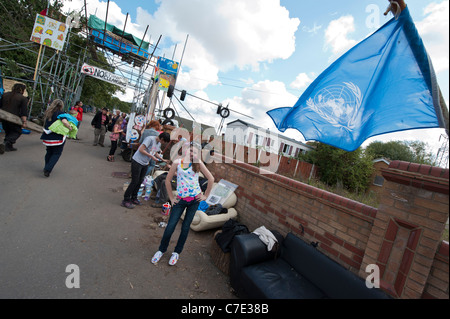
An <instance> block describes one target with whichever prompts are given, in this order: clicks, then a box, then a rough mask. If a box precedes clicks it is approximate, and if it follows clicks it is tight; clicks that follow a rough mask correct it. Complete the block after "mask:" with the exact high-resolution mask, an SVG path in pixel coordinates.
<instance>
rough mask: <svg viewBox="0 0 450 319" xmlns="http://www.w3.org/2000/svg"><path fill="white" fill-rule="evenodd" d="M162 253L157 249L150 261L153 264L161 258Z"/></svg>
mask: <svg viewBox="0 0 450 319" xmlns="http://www.w3.org/2000/svg"><path fill="white" fill-rule="evenodd" d="M162 255H163V253H162V252H160V251H159V250H158V251H157V252H156V253H155V254H154V255H153V258H152V263H153V264H156V263H157V262H158V261H159V260H160V259H161V257H162Z"/></svg>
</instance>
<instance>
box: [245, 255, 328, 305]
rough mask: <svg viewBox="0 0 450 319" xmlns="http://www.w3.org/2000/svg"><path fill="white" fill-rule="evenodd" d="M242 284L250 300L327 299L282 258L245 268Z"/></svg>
mask: <svg viewBox="0 0 450 319" xmlns="http://www.w3.org/2000/svg"><path fill="white" fill-rule="evenodd" d="M241 284H242V285H243V286H244V287H245V293H246V295H247V296H248V297H250V298H269V299H319V298H325V294H324V293H323V292H322V291H321V290H320V289H319V288H317V287H316V286H315V285H313V284H312V283H311V282H310V281H309V280H308V279H306V278H305V277H303V276H301V275H300V274H299V273H298V272H297V271H295V270H294V269H293V268H292V267H291V266H290V265H289V264H288V263H286V262H285V261H284V260H282V259H281V258H278V259H276V260H269V261H266V262H263V263H259V264H254V265H251V266H247V267H244V268H243V269H242V274H241Z"/></svg>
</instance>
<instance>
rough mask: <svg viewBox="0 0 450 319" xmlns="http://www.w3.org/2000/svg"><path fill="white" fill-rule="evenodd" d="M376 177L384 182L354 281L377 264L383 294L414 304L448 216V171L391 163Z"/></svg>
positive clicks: (396, 162)
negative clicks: (381, 177)
mask: <svg viewBox="0 0 450 319" xmlns="http://www.w3.org/2000/svg"><path fill="white" fill-rule="evenodd" d="M382 174H383V177H384V178H385V180H386V181H385V184H384V189H383V192H382V194H381V200H380V205H379V208H378V212H377V216H376V218H375V220H374V225H373V227H372V231H371V234H370V236H369V241H368V243H367V247H366V252H365V256H364V259H363V263H362V267H361V271H360V275H361V276H362V277H365V276H367V273H365V272H364V271H365V269H366V266H367V265H369V264H377V265H378V266H379V267H380V279H381V280H380V283H381V287H382V288H383V289H384V290H386V291H388V292H389V293H390V294H391V295H392V296H394V297H395V298H402V299H409V298H414V299H418V298H421V296H422V294H423V291H424V288H425V285H426V283H427V279H428V276H429V274H430V270H431V267H432V264H433V259H434V256H435V254H436V251H437V249H438V247H439V244H440V242H441V236H442V232H443V230H444V227H445V223H446V221H447V219H448V216H449V210H448V209H449V187H448V186H449V185H448V182H449V170H448V169H442V168H438V167H431V166H428V165H419V164H413V163H406V162H400V161H394V162H392V163H391V164H390V165H389V168H387V169H383V170H382Z"/></svg>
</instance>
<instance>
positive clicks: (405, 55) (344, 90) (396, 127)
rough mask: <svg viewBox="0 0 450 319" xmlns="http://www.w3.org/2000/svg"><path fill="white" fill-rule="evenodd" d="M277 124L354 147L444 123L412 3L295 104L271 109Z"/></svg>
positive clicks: (348, 148)
mask: <svg viewBox="0 0 450 319" xmlns="http://www.w3.org/2000/svg"><path fill="white" fill-rule="evenodd" d="M267 114H268V115H269V116H270V117H271V118H272V120H273V121H274V123H275V125H276V126H277V128H278V129H279V130H280V131H282V132H284V131H285V130H286V129H288V128H295V129H297V130H299V131H300V132H301V133H302V134H303V136H304V137H305V139H306V140H315V141H320V142H322V143H326V144H329V145H332V146H335V147H338V148H341V149H344V150H346V151H354V150H355V149H357V148H358V147H359V146H360V145H361V144H362V143H363V142H364V141H365V140H366V139H368V138H369V137H372V136H375V135H380V134H385V133H390V132H396V131H403V130H409V129H418V128H434V127H442V128H443V127H444V117H443V115H442V110H441V106H440V103H439V87H438V85H437V81H436V76H435V73H434V70H433V66H432V64H431V60H430V58H429V56H428V54H427V52H426V50H425V47H424V45H423V42H422V39H421V38H420V36H419V34H418V32H417V29H416V27H415V25H414V22H413V21H412V18H411V16H410V13H409V10H408V8H406V9H404V10H403V12H402V13H401V15H400V16H399V18H398V19H397V20H396V19H394V18H393V19H391V20H390V21H389V22H387V23H386V24H385V25H384V26H382V27H381V28H380V29H378V30H377V31H376V32H375V33H373V34H372V35H371V36H370V37H368V38H366V39H365V40H363V41H362V42H360V43H358V44H357V45H356V46H354V47H353V48H352V49H350V50H349V51H348V52H347V53H345V54H344V55H343V56H342V57H340V58H339V59H338V60H337V61H336V62H334V63H333V64H332V65H331V66H329V67H328V69H326V70H325V71H324V72H323V73H322V74H320V75H319V77H318V78H317V79H316V80H315V81H314V82H313V83H312V84H311V85H310V86H309V87H308V88H307V89H306V91H305V92H304V93H303V94H302V96H301V97H300V98H299V100H298V101H297V103H296V104H295V105H294V106H293V107H283V108H277V109H273V110H270V111H268V112H267Z"/></svg>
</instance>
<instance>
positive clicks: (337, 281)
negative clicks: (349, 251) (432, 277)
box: [281, 233, 387, 299]
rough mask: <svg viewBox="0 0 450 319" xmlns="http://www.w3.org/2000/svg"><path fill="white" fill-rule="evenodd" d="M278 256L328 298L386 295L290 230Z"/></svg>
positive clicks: (360, 297) (378, 296) (358, 297)
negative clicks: (368, 285)
mask: <svg viewBox="0 0 450 319" xmlns="http://www.w3.org/2000/svg"><path fill="white" fill-rule="evenodd" d="M281 256H282V258H283V259H285V260H286V261H287V262H288V263H289V264H290V265H291V266H292V267H293V268H295V269H296V270H297V271H298V272H299V273H301V274H302V275H303V276H305V277H307V278H308V279H309V280H310V281H311V282H313V283H314V284H315V285H317V286H318V287H319V288H320V289H321V290H322V291H324V292H325V293H326V294H327V296H328V297H329V298H333V299H334V298H337V299H367V298H387V296H386V295H385V294H384V293H383V292H382V291H381V290H379V289H376V288H372V289H370V288H367V287H366V284H365V282H364V280H363V279H362V278H360V277H358V276H356V275H355V274H354V273H352V272H350V271H349V270H347V269H345V268H344V267H343V266H341V265H339V264H338V263H337V262H335V261H334V260H332V259H331V258H329V257H328V256H326V255H324V254H323V253H322V252H320V251H319V250H318V249H317V248H314V247H313V246H311V245H310V244H308V243H306V242H305V241H304V240H302V239H300V238H298V237H296V236H294V235H293V234H291V233H289V234H288V235H287V236H286V238H285V239H284V241H283V247H282V250H281Z"/></svg>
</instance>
